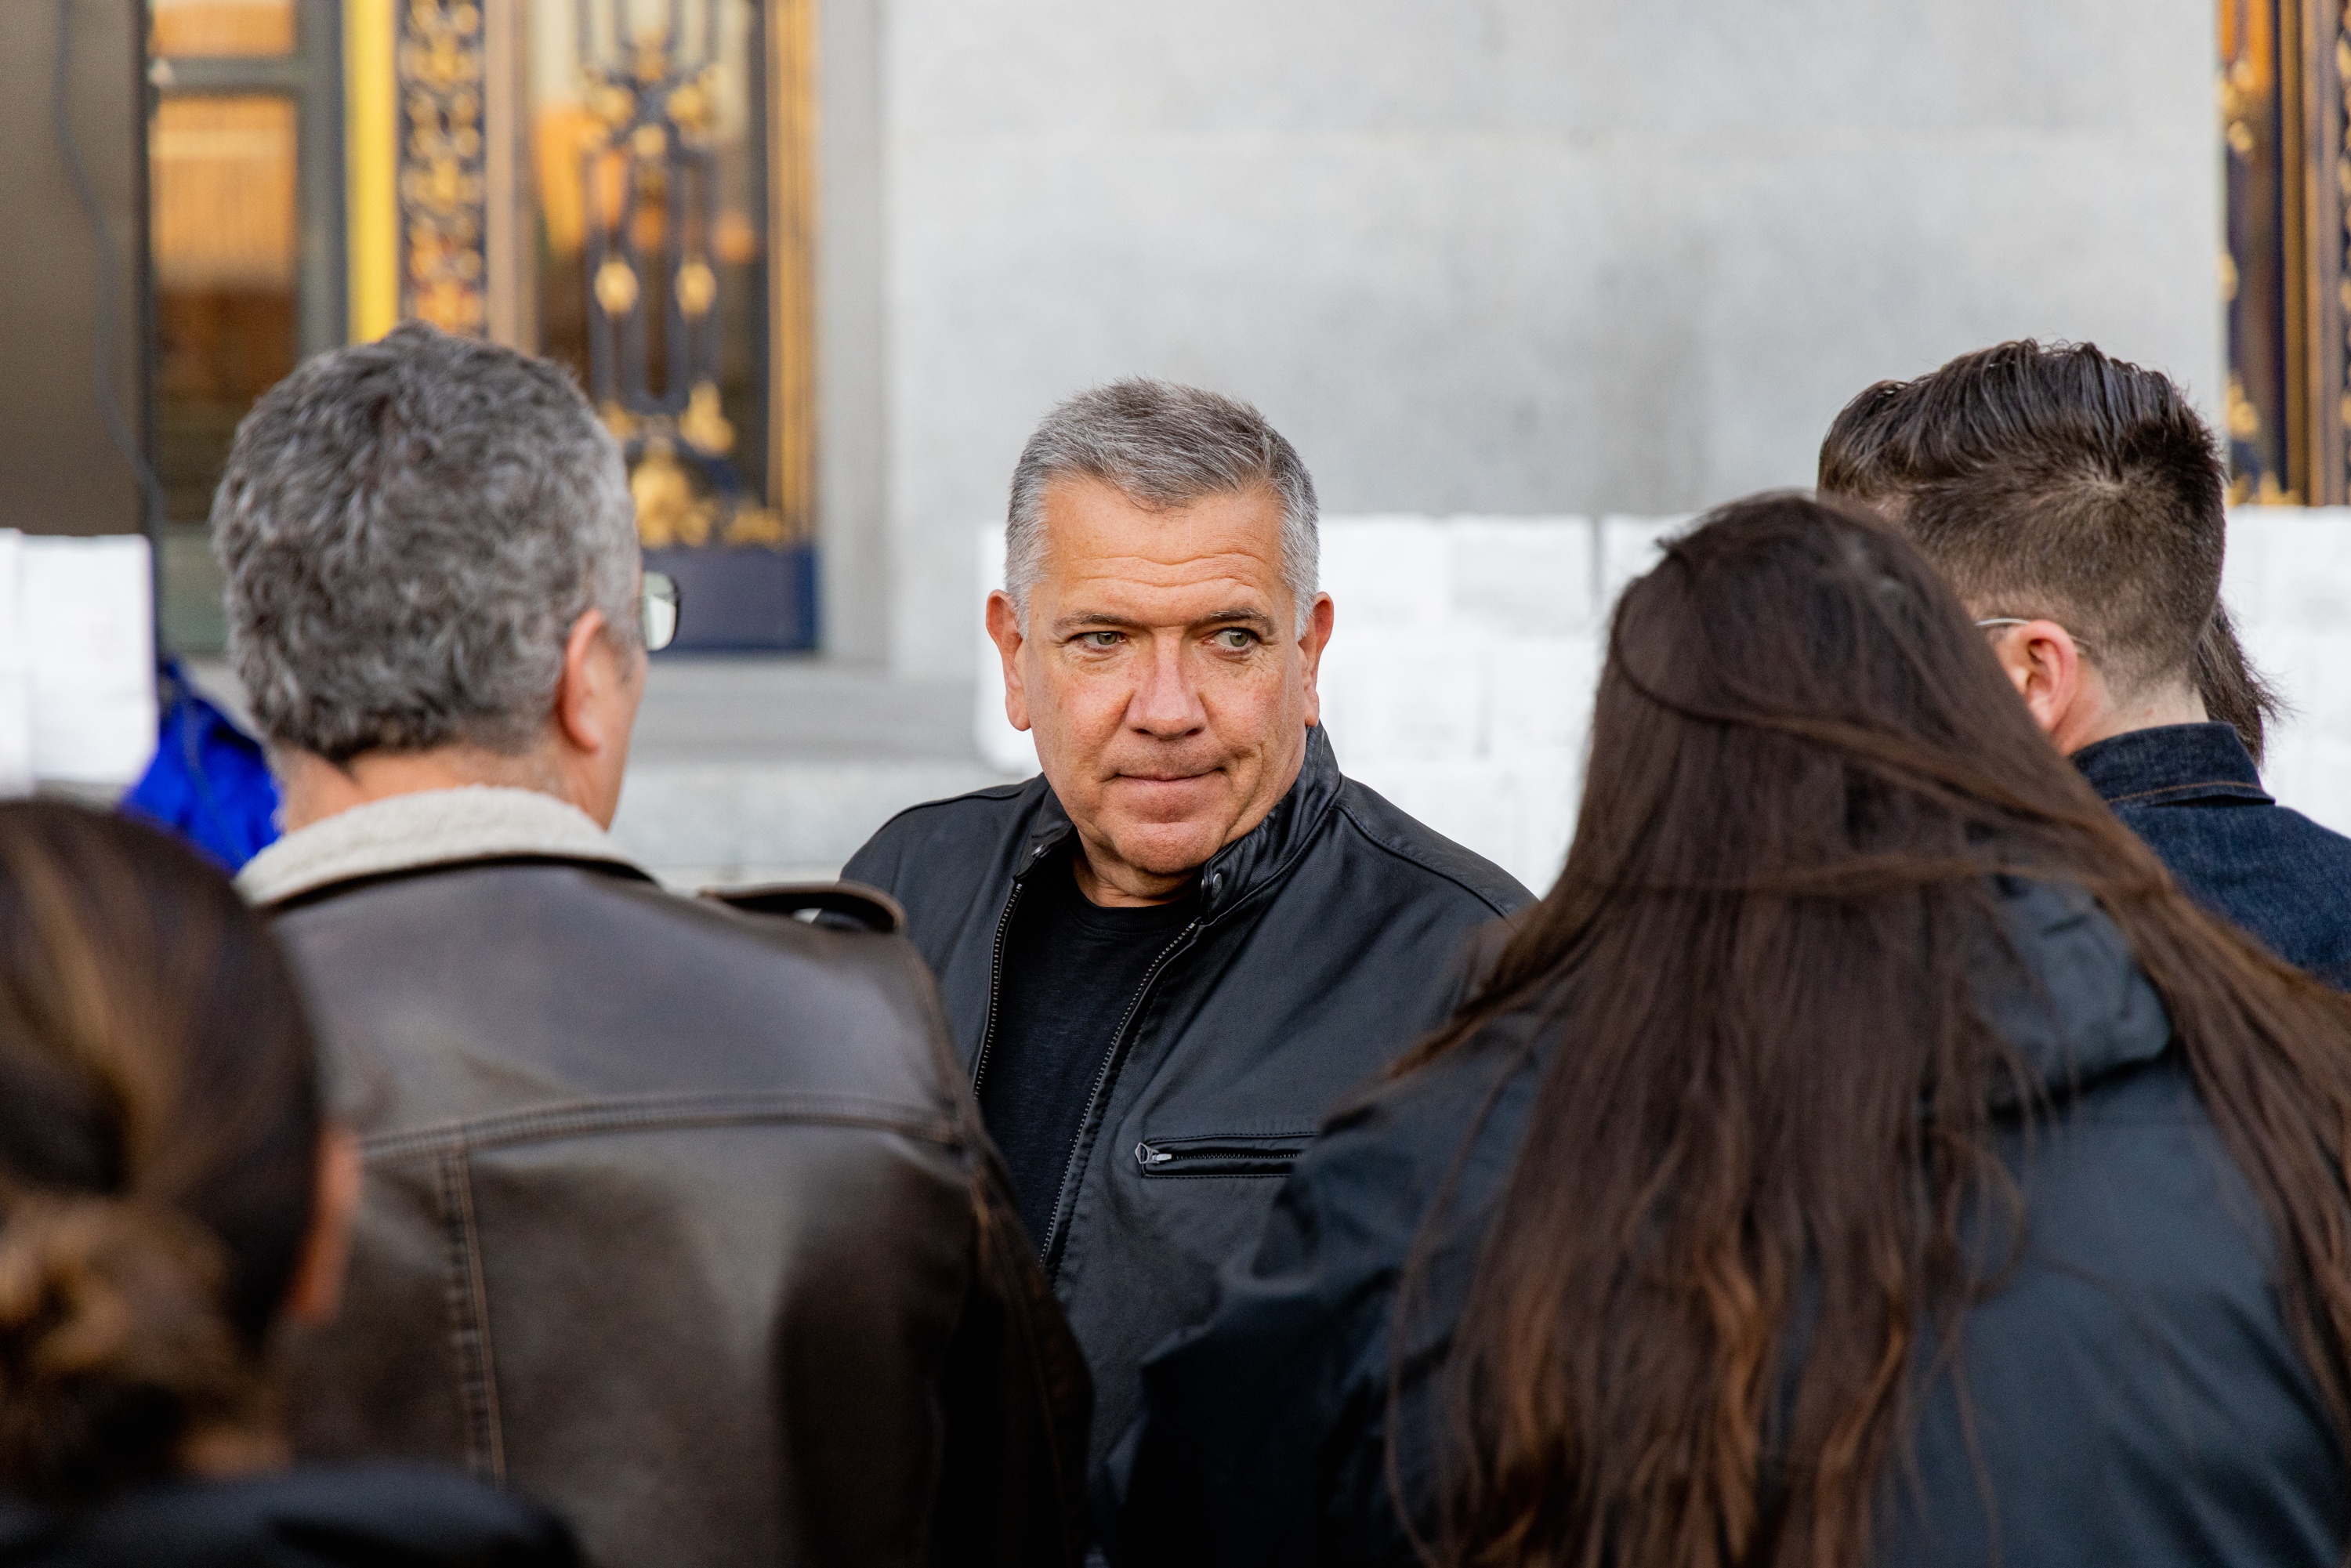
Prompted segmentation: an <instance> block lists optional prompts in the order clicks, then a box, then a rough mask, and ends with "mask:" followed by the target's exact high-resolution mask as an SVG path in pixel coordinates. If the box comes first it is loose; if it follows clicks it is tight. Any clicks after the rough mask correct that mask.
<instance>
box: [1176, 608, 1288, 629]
mask: <svg viewBox="0 0 2351 1568" xmlns="http://www.w3.org/2000/svg"><path fill="white" fill-rule="evenodd" d="M1235 621H1245V622H1249V624H1250V625H1252V626H1263V627H1267V628H1269V629H1270V628H1271V627H1272V625H1273V617H1272V616H1270V615H1268V614H1267V613H1266V612H1264V611H1262V610H1219V611H1217V612H1215V613H1214V614H1210V615H1203V616H1201V617H1200V618H1199V619H1198V620H1196V621H1195V622H1192V624H1193V625H1195V626H1216V625H1219V624H1224V623H1228V622H1235Z"/></svg>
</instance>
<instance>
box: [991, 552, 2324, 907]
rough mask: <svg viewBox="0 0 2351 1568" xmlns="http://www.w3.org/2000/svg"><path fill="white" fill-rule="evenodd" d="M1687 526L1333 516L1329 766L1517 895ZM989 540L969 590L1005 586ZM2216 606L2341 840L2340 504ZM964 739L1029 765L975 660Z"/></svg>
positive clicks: (1545, 864)
mask: <svg viewBox="0 0 2351 1568" xmlns="http://www.w3.org/2000/svg"><path fill="white" fill-rule="evenodd" d="M1685 520H1686V519H1684V518H1681V517H1667V518H1655V517H1604V518H1599V519H1596V520H1595V519H1591V518H1585V517H1332V518H1327V519H1325V520H1324V523H1323V526H1322V584H1323V587H1324V588H1325V589H1326V590H1327V591H1329V592H1330V594H1331V596H1332V601H1334V602H1335V603H1336V605H1337V607H1338V628H1337V631H1336V632H1335V633H1334V634H1333V636H1332V642H1331V647H1330V651H1329V652H1328V653H1326V655H1325V656H1324V662H1323V667H1322V705H1323V706H1322V711H1323V719H1324V722H1325V723H1326V724H1328V725H1329V726H1330V730H1331V739H1332V747H1333V748H1334V749H1335V750H1336V751H1337V753H1338V757H1339V762H1340V766H1341V767H1342V768H1344V769H1345V770H1346V771H1347V773H1348V774H1349V775H1350V776H1351V777H1353V778H1355V779H1361V780H1362V781H1363V782H1364V783H1366V784H1368V785H1370V786H1371V787H1372V788H1373V789H1377V790H1379V791H1380V792H1381V793H1382V794H1384V795H1385V796H1387V797H1388V798H1389V799H1390V800H1394V801H1395V803H1396V804H1397V805H1399V806H1401V807H1403V808H1404V809H1405V810H1407V811H1410V812H1411V813H1412V814H1413V815H1415V816H1416V817H1418V818H1420V819H1421V820H1422V821H1426V822H1427V823H1428V824H1430V825H1431V826H1432V827H1434V828H1436V829H1437V831H1440V832H1443V833H1445V834H1446V835H1447V836H1448V837H1450V838H1453V839H1455V840H1457V841H1459V842H1461V843H1464V844H1467V845H1468V847H1469V848H1471V849H1474V850H1476V851H1477V852H1479V853H1480V854H1482V855H1485V856H1486V857H1487V858H1489V860H1492V861H1494V862H1497V863H1499V864H1500V865H1501V866H1503V867H1504V868H1506V869H1507V870H1509V871H1510V873H1512V874H1513V875H1515V876H1517V877H1518V878H1519V879H1520V881H1522V882H1524V883H1527V884H1528V885H1529V886H1531V887H1533V888H1536V889H1537V890H1541V889H1542V888H1546V887H1548V886H1549V885H1550V884H1551V883H1552V879H1553V878H1554V877H1556V876H1557V875H1558V873H1559V864H1560V860H1561V857H1562V855H1564V854H1565V852H1566V850H1567V842H1568V840H1569V838H1570V837H1571V836H1572V834H1573V828H1574V812H1575V802H1576V798H1577V794H1578V791H1579V789H1580V788H1581V784H1582V775H1583V743H1584V734H1585V728H1586V726H1587V725H1588V723H1589V721H1590V717H1591V708H1592V689H1593V685H1594V683H1595V682H1596V680H1597V678H1598V675H1599V669H1600V658H1601V645H1602V644H1601V637H1602V631H1603V626H1604V621H1605V618H1606V614H1607V611H1608V607H1609V606H1610V605H1612V604H1613V603H1614V601H1615V598H1616V595H1617V594H1618V593H1619V592H1620V591H1622V590H1623V588H1624V586H1625V583H1626V582H1628V581H1630V580H1632V579H1633V578H1634V577H1635V576H1636V575H1638V574H1639V573H1641V572H1643V571H1646V570H1648V568H1649V566H1650V565H1651V563H1652V562H1653V561H1654V560H1655V559H1656V540H1657V538H1658V537H1659V536H1660V535H1661V534H1663V533H1666V532H1667V531H1669V530H1671V529H1672V528H1675V527H1677V526H1679V525H1680V524H1681V523H1682V522H1683V521H1685ZM995 538H997V536H995V535H994V534H993V533H990V534H987V535H983V536H982V537H981V539H980V544H979V551H980V559H979V562H978V568H979V580H980V581H981V582H984V583H987V584H993V583H995V582H997V581H998V580H1000V577H999V576H998V573H997V566H998V552H999V551H1000V548H1001V547H1000V544H991V542H990V541H991V540H993V539H995ZM2224 592H2225V596H2226V598H2227V601H2228V602H2229V605H2230V609H2231V612H2232V614H2234V615H2235V617H2236V618H2237V620H2238V622H2239V626H2240V629H2241V634H2242V636H2243V638H2244V640H2245V643H2246V644H2247V646H2248V647H2249V648H2250V650H2251V651H2252V656H2253V660H2254V662H2255V664H2257V665H2259V666H2260V667H2261V668H2262V670H2263V671H2265V672H2266V673H2267V674H2270V676H2271V677H2272V678H2273V680H2274V681H2275V682H2276V683H2277V685H2279V687H2280V689H2281V690H2282V692H2283V694H2284V695H2285V697H2286V700H2287V702H2288V703H2289V704H2290V705H2291V706H2292V708H2293V709H2294V711H2293V713H2292V714H2291V715H2290V716H2288V717H2287V719H2286V721H2285V722H2284V723H2283V724H2282V725H2280V726H2279V727H2278V728H2277V729H2276V730H2275V732H2274V733H2273V737H2272V740H2271V745H2270V752H2269V757H2268V759H2267V762H2266V765H2265V767H2264V768H2263V777H2264V778H2265V779H2266V780H2267V782H2268V784H2269V787H2270V789H2271V790H2272V791H2273V793H2274V794H2275V795H2276V796H2277V797H2278V798H2279V799H2280V800H2283V802H2284V803H2285V804H2287V805H2290V806H2294V807H2296V808H2298V809H2299V810H2303V811H2304V812H2306V813H2308V814H2309V815H2310V816H2312V817H2314V818H2316V819H2317V820H2318V821H2322V822H2325V823H2326V824H2327V825H2328V826H2330V827H2333V828H2335V829H2336V830H2338V831H2344V832H2351V510H2344V509H2328V510H2313V511H2304V510H2299V509H2294V508H2287V507H2254V508H2249V509H2246V510H2243V511H2241V512H2238V513H2236V514H2235V515H2234V517H2232V518H2231V522H2230V532H2229V569H2228V579H2227V583H2226V586H2225V590H2224ZM979 656H980V657H981V658H982V660H983V663H982V664H981V665H980V674H979V681H978V687H977V689H978V692H979V694H980V695H979V697H978V706H977V716H976V719H977V730H976V734H977V740H978V744H979V747H980V750H981V753H982V755H983V756H984V757H985V758H987V760H988V761H989V762H990V763H991V764H993V765H994V766H995V767H996V768H998V769H1001V770H1004V771H1006V772H1022V773H1026V772H1032V771H1034V770H1035V768H1036V752H1035V750H1034V748H1033V747H1030V745H1029V738H1028V737H1027V736H1025V735H1022V734H1020V733H1019V731H1017V730H1014V729H1013V728H1012V727H1010V726H1009V725H1008V724H1007V723H1006V722H1005V720H1004V718H1003V705H1002V691H1003V686H1002V681H1001V679H1000V676H999V674H998V665H997V662H996V659H995V655H994V652H993V650H992V649H986V648H983V650H982V651H981V653H980V655H979Z"/></svg>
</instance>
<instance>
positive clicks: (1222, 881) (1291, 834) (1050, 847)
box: [1012, 724, 1346, 922]
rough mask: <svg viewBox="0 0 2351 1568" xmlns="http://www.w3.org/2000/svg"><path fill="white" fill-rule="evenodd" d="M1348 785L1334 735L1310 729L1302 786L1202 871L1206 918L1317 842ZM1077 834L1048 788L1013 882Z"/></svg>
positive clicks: (1267, 880) (1300, 770) (1016, 864)
mask: <svg viewBox="0 0 2351 1568" xmlns="http://www.w3.org/2000/svg"><path fill="white" fill-rule="evenodd" d="M1345 783H1346V780H1345V779H1343V777H1341V775H1340V773H1339V761H1338V758H1336V757H1334V756H1332V752H1331V736H1330V732H1329V731H1328V730H1326V729H1324V728H1323V727H1322V726H1321V725H1319V724H1318V725H1314V726H1311V727H1309V728H1308V730H1307V731H1306V758H1305V760H1304V761H1302V762H1301V763H1300V764H1299V768H1298V779H1297V780H1296V782H1294V783H1292V784H1291V785H1290V789H1289V790H1288V791H1287V792H1286V793H1284V794H1283V796H1282V797H1281V799H1280V800H1277V801H1275V802H1274V807H1273V810H1270V811H1269V812H1267V813H1266V816H1265V821H1262V822H1259V824H1258V825H1257V826H1256V827H1254V828H1251V829H1250V830H1249V831H1248V832H1246V833H1243V834H1242V835H1241V836H1240V837H1239V838H1238V839H1235V840H1234V841H1232V842H1231V843H1228V844H1227V845H1226V846H1225V847H1224V848H1223V849H1220V850H1218V851H1217V852H1216V853H1215V854H1212V855H1210V856H1209V857H1208V859H1207V863H1205V864H1204V865H1202V866H1201V867H1200V883H1199V886H1200V918H1201V920H1202V921H1203V922H1206V921H1209V920H1214V919H1215V918H1216V917H1217V915H1221V914H1223V913H1224V912H1225V911H1226V910H1228V909H1230V908H1232V907H1233V906H1234V905H1235V904H1238V903H1239V902H1240V901H1241V900H1242V899H1244V898H1246V897H1247V896H1248V895H1249V894H1250V893H1252V892H1254V891H1255V890H1256V889H1257V888H1259V887H1260V886H1262V885H1264V884H1265V883H1270V882H1272V881H1274V880H1275V879H1276V878H1278V877H1279V876H1280V875H1281V873H1283V872H1285V871H1287V870H1288V869H1289V867H1290V862H1292V861H1294V860H1296V859H1297V858H1298V856H1299V855H1300V854H1301V853H1302V852H1304V851H1305V849H1306V846H1307V845H1308V844H1309V843H1310V842H1311V841H1312V840H1313V837H1314V834H1315V832H1316V831H1317V830H1319V829H1320V828H1321V827H1322V819H1323V818H1324V817H1325V816H1326V815H1328V814H1329V812H1330V810H1331V808H1332V806H1333V805H1335V804H1336V803H1337V801H1338V799H1339V790H1340V788H1341V786H1343V784H1345ZM1075 831H1076V830H1075V828H1074V826H1073V825H1072V824H1071V821H1070V814H1069V812H1067V811H1065V810H1062V809H1061V798H1060V797H1059V796H1057V795H1055V794H1054V793H1053V790H1052V787H1051V786H1050V784H1048V785H1047V786H1046V789H1045V798H1044V800H1042V801H1041V802H1040V804H1039V806H1038V808H1037V815H1036V817H1035V818H1034V820H1033V821H1032V822H1031V824H1030V826H1029V839H1028V841H1027V842H1026V843H1025V844H1023V845H1022V846H1021V850H1020V854H1019V859H1018V860H1016V861H1015V862H1013V867H1012V878H1013V880H1014V881H1015V882H1018V881H1019V880H1020V879H1021V878H1023V877H1026V876H1027V875H1028V874H1029V873H1030V872H1031V871H1034V870H1035V869H1036V868H1037V866H1038V864H1039V862H1041V861H1043V860H1044V859H1045V858H1046V857H1047V856H1048V855H1050V854H1052V853H1054V852H1056V851H1058V850H1060V849H1061V848H1062V847H1063V846H1064V844H1065V842H1066V841H1068V840H1070V839H1071V838H1072V837H1074V836H1075Z"/></svg>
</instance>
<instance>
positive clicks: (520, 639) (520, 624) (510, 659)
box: [213, 323, 643, 762]
mask: <svg viewBox="0 0 2351 1568" xmlns="http://www.w3.org/2000/svg"><path fill="white" fill-rule="evenodd" d="M213 548H214V550H215V551H216V552H217V553H218V554H219V556H220V560H221V565H222V566H223V567H224V568H225V570H226V571H227V575H228V595H227V602H228V630H229V653H230V655H231V657H232V658H233V659H234V660H235V664H236V672H237V674H238V675H239V676H240V677H241V678H242V679H243V680H244V683H245V689H246V695H247V697H248V698H249V700H250V701H251V702H252V705H253V712H254V716H255V717H256V718H257V719H258V720H259V721H260V723H261V727H262V728H263V730H264V731H265V732H266V734H267V735H268V737H269V738H270V739H271V740H272V741H273V742H276V743H277V744H280V745H284V746H291V747H301V748H302V749H303V750H305V751H311V752H316V753H317V754H318V755H319V756H321V757H324V758H329V760H331V761H336V762H340V761H343V760H345V759H347V758H351V757H355V756H357V755H359V754H360V753H361V752H364V751H375V750H384V751H395V752H399V751H422V750H424V749H427V748H429V747H436V746H442V745H445V744H448V743H450V742H453V741H465V742H468V743H471V744H474V745H477V746H483V747H489V748H491V749H493V750H496V751H501V752H506V753H509V754H512V753H517V752H520V751H524V750H527V749H528V748H529V747H530V745H531V744H532V742H533V741H534V740H535V739H536V738H537V737H538V736H539V734H540V733H541V732H542V730H543V728H544V727H545V725H546V723H547V721H548V716H549V704H550V703H551V701H552V700H553V697H554V694H555V688H556V685H557V683H558V681H559V679H560V677H561V674H562V668H563V649H564V642H565V639H566V637H567V636H568V634H569V632H570V630H571V625H572V622H575V621H577V620H578V619H579V617H580V615H581V614H582V613H583V612H586V611H587V610H589V609H590V608H595V609H600V610H601V611H602V612H604V621H605V626H606V631H607V634H608V635H610V636H611V637H612V638H613V639H614V640H615V642H616V643H617V645H619V646H620V647H621V648H622V649H623V650H624V651H628V652H633V651H634V650H635V649H636V648H637V647H638V646H640V645H641V643H642V640H643V631H642V628H641V626H640V624H639V622H638V616H637V610H636V604H635V593H636V581H637V568H638V563H639V560H640V559H641V558H640V554H639V550H638V546H637V531H636V524H635V518H634V509H633V507H632V505H631V502H630V498H629V486H628V476H627V472H626V470H625V468H624V467H623V465H622V461H621V449H620V447H619V446H618V445H617V444H614V442H613V440H612V437H611V434H609V433H608V432H607V431H606V430H605V429H604V427H603V425H602V424H601V423H598V421H597V418H596V414H595V411H594V410H592V409H590V407H589V406H588V400H587V399H586V398H584V397H582V396H580V388H579V386H578V384H577V383H576V382H573V380H572V379H571V375H570V372H569V371H565V370H562V369H560V368H559V367H557V366H555V365H552V364H550V363H549V362H548V361H544V360H535V359H532V358H530V357H529V356H528V355H525V354H520V353H517V352H516V351H515V350H511V349H505V348H499V347H497V346H496V345H495V344H490V343H484V342H478V341H475V340H472V339H466V338H455V337H450V336H448V335H446V334H444V333H442V332H437V331H435V330H434V329H432V328H430V327H426V326H423V325H421V324H418V323H410V324H408V325H405V326H402V327H400V328H397V329H394V330H393V331H392V333H390V334H389V335H388V336H386V337H384V338H383V339H382V340H380V341H377V342H373V343H364V344H359V345H356V346H354V347H351V348H348V349H339V350H335V351H333V352H331V353H326V354H321V355H319V357H318V358H316V359H314V360H312V361H309V362H308V364H305V365H304V366H302V368H301V369H299V370H298V371H295V372H294V373H293V374H292V375H290V376H288V377H287V378H286V380H284V381H282V382H279V383H278V384H277V386H275V387H273V388H271V389H270V391H269V392H268V393H267V394H266V395H265V396H264V397H263V398H262V400H261V401H260V402H258V403H256V404H255V405H254V409H253V412H252V413H250V414H248V415H247V416H246V420H245V423H243V424H242V425H240V426H239V427H238V429H237V433H236V444H235V449H234V450H233V451H232V452H231V453H230V455H229V462H228V473H227V475H226V476H225V477H224V478H223V479H222V480H221V486H220V489H219V491H218V492H217V493H216V494H215V495H214V497H213Z"/></svg>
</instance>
